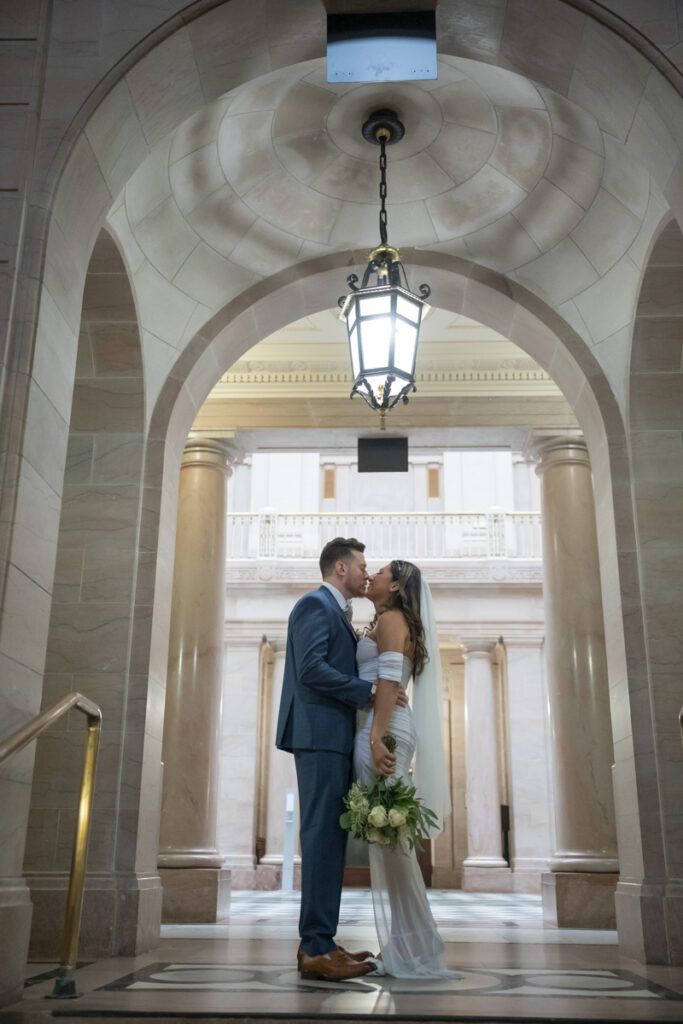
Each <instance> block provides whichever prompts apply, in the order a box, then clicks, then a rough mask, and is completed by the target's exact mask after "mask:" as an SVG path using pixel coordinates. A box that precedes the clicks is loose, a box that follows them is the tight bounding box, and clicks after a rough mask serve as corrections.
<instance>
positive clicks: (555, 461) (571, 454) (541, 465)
mask: <svg viewBox="0 0 683 1024" xmlns="http://www.w3.org/2000/svg"><path fill="white" fill-rule="evenodd" d="M524 454H525V455H527V456H528V457H529V458H530V459H531V460H532V461H533V462H535V463H536V472H537V473H538V474H539V475H540V474H542V473H544V472H545V470H546V469H551V468H553V467H555V466H566V465H574V466H586V467H587V468H588V469H590V457H589V455H588V446H587V445H586V440H585V438H584V436H583V434H582V433H581V431H580V430H577V431H573V430H567V431H563V433H562V434H547V433H544V432H541V431H532V432H531V434H530V436H529V438H528V439H527V442H526V445H525V449H524Z"/></svg>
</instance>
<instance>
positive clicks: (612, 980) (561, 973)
mask: <svg viewBox="0 0 683 1024" xmlns="http://www.w3.org/2000/svg"><path fill="white" fill-rule="evenodd" d="M455 969H456V970H459V973H460V977H459V978H456V979H444V980H440V979H437V978H430V979H425V980H421V979H417V978H389V977H381V978H380V977H377V978H376V979H373V978H372V977H371V976H366V977H364V978H356V979H354V980H353V981H348V982H342V983H340V982H325V981H304V980H302V979H301V977H300V976H299V974H298V972H297V971H296V970H293V969H292V966H291V964H289V963H288V964H239V965H232V964H217V963H205V964H197V963H175V964H174V963H154V964H148V965H147V966H146V967H144V968H143V969H142V970H139V971H134V972H133V973H132V974H128V975H126V976H124V977H122V978H118V979H117V980H116V981H112V982H110V983H109V984H108V985H103V986H102V987H101V989H100V990H99V991H107V992H112V991H117V992H120V991H130V992H143V991H147V992H149V991H156V992H172V991H185V992H187V991H211V992H253V993H255V994H256V993H262V992H282V993H285V992H287V993H289V992H298V993H305V992H309V993H311V994H313V993H319V992H321V991H330V992H335V993H337V994H340V993H341V992H343V991H347V992H350V993H351V992H353V993H355V994H357V995H361V994H363V993H365V994H367V995H368V996H370V997H372V998H373V999H374V997H376V995H377V994H378V993H379V992H389V993H392V994H399V993H400V994H401V995H426V994H428V993H429V994H435V995H436V994H439V995H446V994H450V993H452V994H453V995H457V994H464V993H467V995H468V996H476V995H486V996H505V997H514V996H545V997H548V996H572V997H576V996H583V997H586V996H587V997H590V998H595V996H600V998H602V999H604V998H610V997H618V998H619V999H625V998H628V999H677V1000H680V1001H682V1002H683V995H678V994H677V993H676V992H672V991H671V990H670V989H666V988H664V987H663V986H661V985H655V984H653V983H652V982H649V981H647V980H646V979H645V978H641V977H638V975H636V974H631V973H630V972H629V971H624V970H562V969H559V968H530V967H523V968H519V967H512V968H511V967H503V968H496V969H495V970H494V969H489V968H481V969H477V970H472V969H471V968H469V969H459V968H458V967H457V966H456V968H455Z"/></svg>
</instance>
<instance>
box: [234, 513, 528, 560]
mask: <svg viewBox="0 0 683 1024" xmlns="http://www.w3.org/2000/svg"><path fill="white" fill-rule="evenodd" d="M333 537H358V538H359V539H361V540H363V542H364V543H365V545H366V548H367V550H368V552H371V554H372V562H373V563H375V562H377V561H380V560H382V559H384V560H388V559H390V558H393V557H396V553H397V552H400V554H401V556H402V557H403V558H411V559H415V560H416V561H419V560H425V559H429V560H432V559H433V560H437V561H439V562H444V561H450V560H452V559H463V560H465V559H468V560H471V559H480V560H507V559H520V560H526V561H530V560H540V558H541V513H540V512H503V511H500V510H498V509H492V510H490V511H488V512H392V513H377V514H376V513H368V514H363V513H355V512H354V513H343V514H340V513H336V512H316V513H306V514H289V513H282V512H278V511H277V510H276V509H272V508H267V509H261V511H260V512H257V513H251V512H237V513H231V514H229V515H228V516H227V560H228V563H230V562H231V561H232V562H234V561H244V560H249V559H261V560H263V559H316V560H317V558H318V556H319V554H320V551H321V549H322V547H323V546H324V545H325V544H326V543H327V541H328V540H331V539H332V538H333Z"/></svg>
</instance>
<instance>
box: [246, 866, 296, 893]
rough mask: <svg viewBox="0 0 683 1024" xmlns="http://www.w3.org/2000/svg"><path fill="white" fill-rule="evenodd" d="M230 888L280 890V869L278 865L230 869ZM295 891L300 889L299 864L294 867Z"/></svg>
mask: <svg viewBox="0 0 683 1024" xmlns="http://www.w3.org/2000/svg"><path fill="white" fill-rule="evenodd" d="M230 872H231V875H232V888H233V890H237V889H251V890H261V891H266V890H274V889H280V888H282V867H281V866H280V865H278V864H256V865H255V866H254V867H253V868H249V867H246V868H231V869H230ZM292 884H293V886H294V888H295V889H297V890H300V889H301V864H295V865H294V880H293V882H292Z"/></svg>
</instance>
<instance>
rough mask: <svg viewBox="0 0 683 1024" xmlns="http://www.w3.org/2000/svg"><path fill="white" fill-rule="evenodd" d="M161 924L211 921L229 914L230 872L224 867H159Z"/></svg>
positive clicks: (204, 922) (212, 922)
mask: <svg viewBox="0 0 683 1024" xmlns="http://www.w3.org/2000/svg"><path fill="white" fill-rule="evenodd" d="M159 876H160V878H161V884H162V886H163V890H164V902H163V909H162V913H161V920H162V922H163V923H164V924H215V923H216V922H217V921H224V920H225V919H226V918H227V917H228V915H229V913H230V886H231V872H230V871H228V870H226V869H225V868H159Z"/></svg>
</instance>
